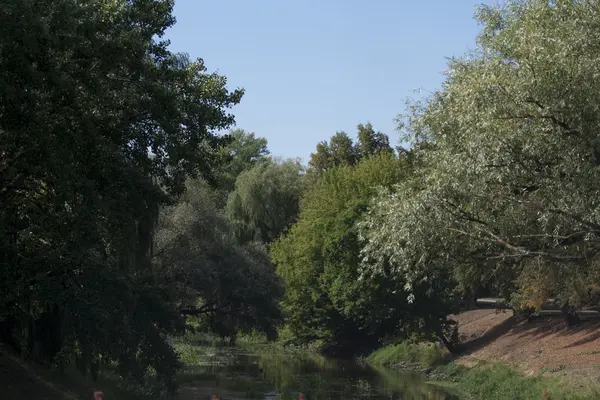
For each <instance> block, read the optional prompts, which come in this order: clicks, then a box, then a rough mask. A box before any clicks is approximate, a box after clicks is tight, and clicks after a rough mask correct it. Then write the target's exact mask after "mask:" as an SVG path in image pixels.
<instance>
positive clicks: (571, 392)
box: [430, 363, 600, 400]
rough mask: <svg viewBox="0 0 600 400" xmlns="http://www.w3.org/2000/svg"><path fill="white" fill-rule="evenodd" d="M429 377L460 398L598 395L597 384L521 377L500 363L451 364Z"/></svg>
mask: <svg viewBox="0 0 600 400" xmlns="http://www.w3.org/2000/svg"><path fill="white" fill-rule="evenodd" d="M430 379H432V380H435V381H437V382H440V383H442V384H450V386H451V387H454V388H456V389H457V390H458V391H459V392H460V393H461V394H462V395H463V397H464V398H467V399H486V400H508V399H510V400H531V399H541V398H543V397H542V394H543V393H544V391H547V392H548V395H549V397H548V398H549V399H552V400H587V399H589V400H592V399H598V398H600V391H599V389H598V387H589V386H588V387H576V386H575V385H573V384H572V383H570V382H567V381H565V380H563V379H561V378H558V377H546V376H539V375H538V376H530V377H527V376H524V375H522V374H521V373H519V372H518V371H516V370H515V369H513V368H511V367H509V366H507V365H504V364H480V365H477V366H475V367H473V368H466V367H463V366H460V365H457V364H455V363H448V364H446V365H442V366H439V367H437V368H436V369H435V370H434V372H432V373H431V375H430Z"/></svg>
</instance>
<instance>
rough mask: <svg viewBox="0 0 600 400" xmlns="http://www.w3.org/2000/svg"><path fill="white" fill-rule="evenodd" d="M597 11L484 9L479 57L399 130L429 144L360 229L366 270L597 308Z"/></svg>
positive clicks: (546, 6)
mask: <svg viewBox="0 0 600 400" xmlns="http://www.w3.org/2000/svg"><path fill="white" fill-rule="evenodd" d="M599 13H600V9H598V7H597V6H596V4H595V3H594V2H584V1H560V2H547V1H542V0H528V1H511V2H508V3H507V5H506V6H503V7H500V6H498V7H491V6H483V7H481V8H480V9H479V11H478V14H477V18H478V21H479V22H480V23H482V24H483V26H484V27H483V30H482V32H481V34H480V35H479V37H478V47H477V49H476V51H474V52H472V53H470V54H468V55H466V56H465V57H463V58H460V59H452V60H451V61H450V64H449V71H448V74H447V79H446V82H445V83H444V85H443V88H442V89H441V90H440V91H438V92H437V93H435V94H434V95H433V96H432V97H431V98H430V99H428V100H427V101H425V102H422V103H418V102H417V103H413V104H412V106H411V109H410V110H409V115H408V116H407V117H406V119H404V120H403V126H404V127H405V128H406V133H407V137H408V138H410V139H411V140H412V141H413V143H415V144H419V145H420V144H424V143H425V144H427V143H429V145H428V146H426V147H427V149H426V150H421V151H419V156H418V158H419V160H420V162H422V165H421V168H420V169H419V173H418V174H417V177H416V178H415V180H414V183H415V184H414V185H413V186H417V188H416V189H409V188H407V186H409V185H411V183H402V184H401V185H400V186H399V187H397V188H396V190H395V192H394V193H383V194H382V195H381V196H380V197H379V199H378V201H377V206H376V207H375V211H374V212H373V214H372V215H371V216H370V218H369V221H368V222H367V223H366V224H365V225H364V226H363V228H364V235H365V238H366V240H367V245H366V246H365V250H364V255H365V268H366V269H367V270H368V271H369V272H370V273H383V272H384V270H386V269H387V268H389V269H390V272H391V273H392V274H394V275H395V276H401V277H402V278H401V279H406V280H407V281H408V282H409V283H413V282H415V283H416V282H421V281H422V280H430V279H432V278H433V279H435V278H436V277H437V276H438V275H439V274H441V273H446V274H452V275H454V276H455V278H456V279H457V280H458V283H459V288H460V289H461V290H463V291H465V292H472V291H473V290H475V288H477V287H481V286H483V285H490V284H491V285H492V286H493V287H494V288H495V290H496V291H497V292H498V293H499V294H502V295H504V296H506V297H510V294H511V293H512V292H517V295H516V296H515V297H514V300H515V303H517V305H526V304H537V303H539V301H540V297H546V296H552V297H555V298H556V299H558V300H559V301H560V303H561V304H562V305H563V306H565V307H570V306H582V305H590V304H598V300H599V299H600V298H599V296H598V294H599V292H598V287H597V284H596V283H595V282H596V281H595V279H596V277H597V275H598V265H599V264H598V259H597V255H598V252H599V251H600V246H599V243H600V241H599V240H598V238H599V234H600V229H599V227H600V220H599V217H600V215H599V214H598V210H599V207H598V196H597V193H598V190H599V187H598V185H599V182H600V179H599V178H600V175H599V174H600V169H599V167H598V166H599V165H600V162H599V161H598V160H599V157H600V156H599V154H600V147H599V146H600V142H598V137H597V134H596V131H597V126H598V119H599V118H600V98H599V97H598V93H599V92H598V88H596V86H595V85H596V81H597V80H596V76H598V74H599V68H600V67H599V65H600V64H599V63H598V58H599V57H600V51H599V49H598V46H597V42H598V39H599V38H600V25H599V22H598V21H600V19H599V16H600V14H599ZM542 276H545V277H546V279H539V278H540V277H542Z"/></svg>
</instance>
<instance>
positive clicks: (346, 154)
mask: <svg viewBox="0 0 600 400" xmlns="http://www.w3.org/2000/svg"><path fill="white" fill-rule="evenodd" d="M357 131H358V134H357V141H356V143H353V142H352V139H351V138H350V137H349V136H348V134H347V133H346V132H337V133H336V134H335V135H333V136H332V137H331V138H330V140H329V142H326V141H323V142H320V143H318V144H317V149H316V152H315V153H312V154H311V155H310V161H309V162H308V165H309V166H310V168H311V171H312V172H313V173H316V174H317V175H320V174H322V173H324V172H326V171H327V170H329V169H331V168H334V167H338V166H341V165H355V164H356V163H358V162H359V161H360V160H361V159H362V158H367V157H371V156H374V155H377V154H379V153H382V152H384V153H390V154H393V153H394V150H393V149H392V148H391V147H390V140H389V138H388V136H387V135H385V134H383V133H381V132H375V130H374V129H373V126H372V125H371V123H367V124H365V125H363V124H358V126H357Z"/></svg>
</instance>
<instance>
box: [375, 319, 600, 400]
mask: <svg viewBox="0 0 600 400" xmlns="http://www.w3.org/2000/svg"><path fill="white" fill-rule="evenodd" d="M452 318H453V319H454V320H455V321H457V323H458V329H459V337H460V342H461V346H462V350H461V352H460V353H459V354H457V355H454V356H450V355H449V354H448V353H447V352H446V351H445V350H444V349H443V348H441V347H440V346H436V345H433V344H420V345H407V344H399V345H395V346H387V347H384V348H380V349H378V350H377V351H375V352H374V353H372V354H371V355H370V356H369V357H368V358H367V359H368V361H369V362H370V363H372V364H375V365H382V366H389V367H393V368H405V369H406V368H418V369H420V370H426V371H427V372H428V379H429V380H431V381H435V382H442V383H444V384H449V385H450V386H452V387H455V388H457V389H458V390H459V391H460V392H461V393H463V394H464V395H465V396H469V397H470V398H474V399H497V400H501V399H539V398H542V397H541V396H542V393H543V392H544V390H546V391H547V392H548V393H549V396H550V397H549V398H551V399H598V398H600V386H599V382H600V333H599V332H600V330H599V328H600V323H599V321H597V320H595V319H591V320H587V321H585V320H584V321H582V323H581V324H580V325H579V326H576V327H567V326H565V323H564V321H563V320H562V319H560V318H551V317H549V318H541V319H538V320H533V321H527V320H519V319H517V318H516V317H515V316H513V315H512V312H510V311H494V310H474V311H469V312H465V313H462V314H460V315H456V316H452Z"/></svg>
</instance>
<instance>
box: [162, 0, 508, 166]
mask: <svg viewBox="0 0 600 400" xmlns="http://www.w3.org/2000/svg"><path fill="white" fill-rule="evenodd" d="M496 1H497V0H496ZM482 2H486V1H485V0H479V1H476V0H420V1H415V0H413V1H409V0H405V1H401V0H372V1H364V0H363V1H358V0H320V1H318V0H177V1H176V5H175V16H176V18H177V24H176V26H175V27H174V28H172V29H171V30H170V31H169V32H168V34H167V37H168V38H169V39H170V40H171V42H172V44H171V49H172V50H173V51H177V52H186V53H189V54H190V56H191V57H192V58H197V57H201V58H203V59H204V61H205V63H206V66H207V67H208V69H209V71H218V72H219V73H220V74H222V75H225V76H227V78H228V84H229V86H230V88H235V87H243V88H245V89H246V94H245V96H244V99H243V100H242V103H241V104H240V105H238V106H236V107H235V108H234V109H233V112H234V114H235V115H236V123H237V124H236V126H237V127H239V128H243V129H245V130H247V131H251V132H255V133H256V134H257V135H259V136H263V137H266V138H267V140H268V142H269V149H270V150H271V152H272V153H273V155H276V156H283V157H301V158H302V159H303V160H304V161H307V160H308V157H309V155H310V153H311V152H312V151H314V149H315V146H316V144H317V142H319V141H321V140H326V139H328V138H329V137H330V136H331V135H333V134H334V133H335V132H336V131H338V130H344V131H346V132H347V133H348V134H350V135H351V136H354V135H355V131H356V125H357V124H358V123H361V122H367V121H370V122H371V123H372V124H373V126H374V128H375V129H376V130H380V131H382V132H384V133H387V134H388V135H390V139H391V141H392V142H393V143H394V144H397V143H398V137H399V135H398V133H397V132H396V130H395V123H394V118H395V117H396V115H398V114H399V113H401V112H403V111H404V107H405V99H406V98H407V97H408V96H415V93H414V90H415V89H419V88H422V89H426V90H435V89H437V88H438V87H439V86H440V84H441V82H442V80H443V76H442V72H443V71H444V70H445V68H446V57H449V56H453V55H461V54H463V53H465V52H466V51H467V50H469V49H472V48H474V46H475V36H476V34H477V32H478V31H479V27H478V25H477V23H476V22H475V21H474V20H473V12H474V10H475V6H476V5H478V4H480V3H482ZM487 2H488V3H489V1H487Z"/></svg>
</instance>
